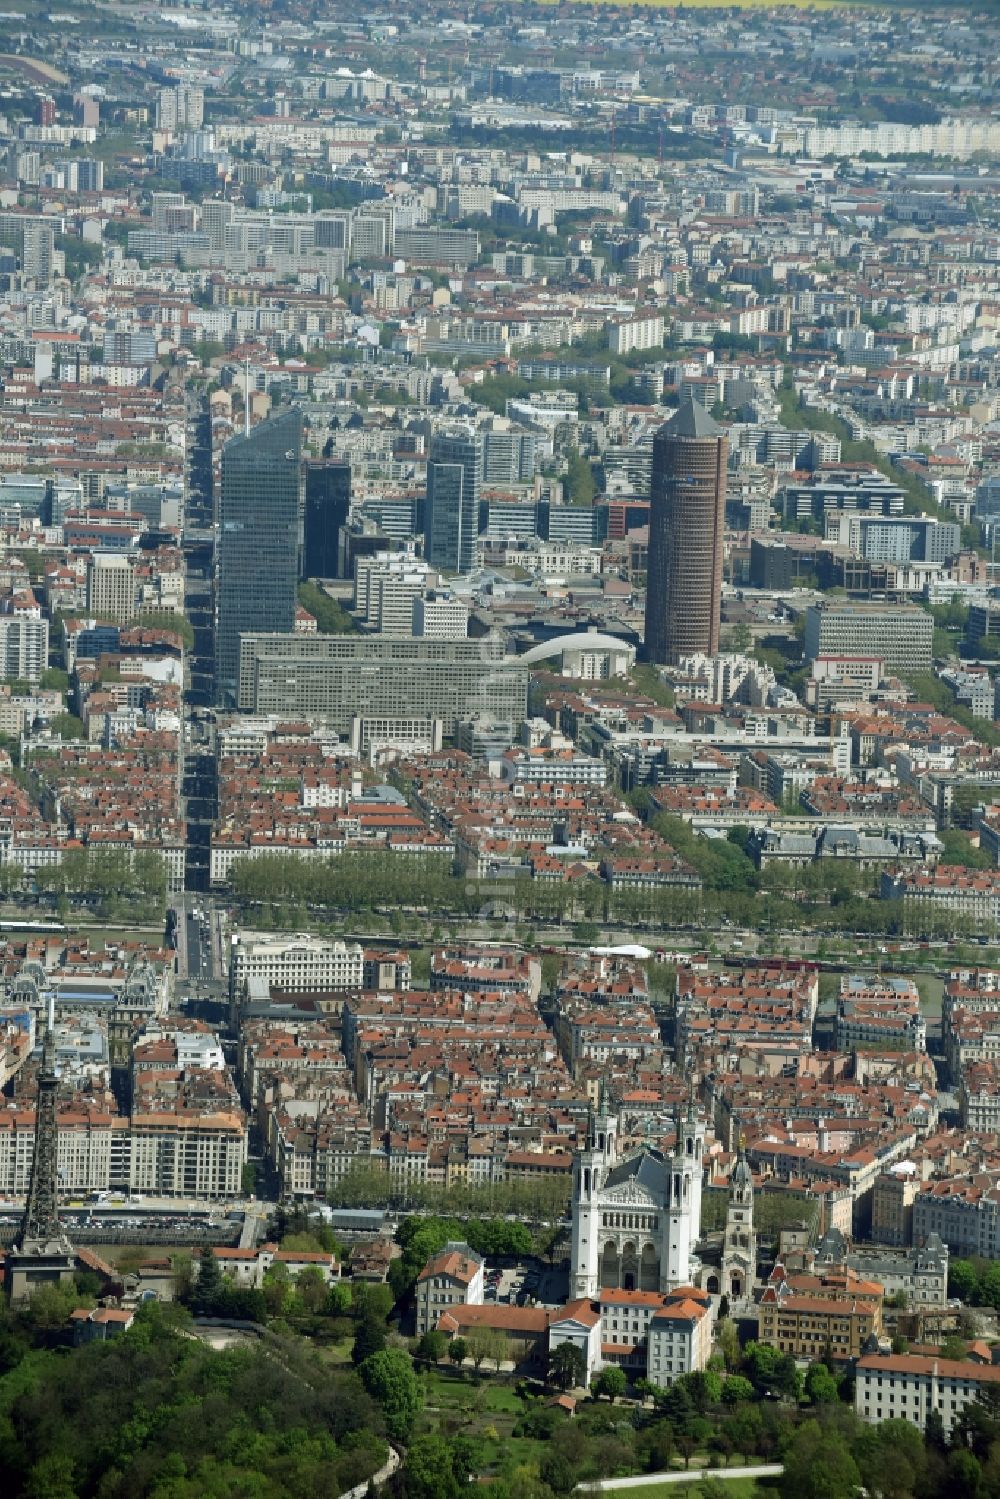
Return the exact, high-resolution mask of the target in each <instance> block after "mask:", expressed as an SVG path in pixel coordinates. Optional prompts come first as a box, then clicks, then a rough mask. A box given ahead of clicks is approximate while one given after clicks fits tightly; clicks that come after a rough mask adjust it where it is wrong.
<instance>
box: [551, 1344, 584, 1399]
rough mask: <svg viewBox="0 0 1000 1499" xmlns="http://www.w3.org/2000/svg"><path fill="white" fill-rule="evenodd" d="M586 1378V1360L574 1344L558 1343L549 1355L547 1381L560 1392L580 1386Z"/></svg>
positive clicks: (581, 1350)
mask: <svg viewBox="0 0 1000 1499" xmlns="http://www.w3.org/2000/svg"><path fill="white" fill-rule="evenodd" d="M586 1378H587V1359H586V1356H585V1354H584V1352H583V1349H582V1348H578V1347H577V1345H576V1344H575V1343H558V1344H557V1345H556V1347H555V1348H553V1350H552V1352H551V1353H550V1354H549V1379H550V1380H551V1381H552V1383H553V1384H554V1385H556V1386H558V1388H559V1389H560V1390H568V1389H570V1388H571V1387H572V1386H573V1385H582V1384H583V1383H584V1382H585V1381H586Z"/></svg>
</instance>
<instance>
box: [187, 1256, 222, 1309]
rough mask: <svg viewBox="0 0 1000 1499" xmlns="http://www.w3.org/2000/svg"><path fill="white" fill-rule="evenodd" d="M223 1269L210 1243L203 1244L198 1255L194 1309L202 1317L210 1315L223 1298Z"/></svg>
mask: <svg viewBox="0 0 1000 1499" xmlns="http://www.w3.org/2000/svg"><path fill="white" fill-rule="evenodd" d="M224 1289H225V1287H224V1283H223V1279H222V1270H221V1268H220V1266H219V1261H218V1260H217V1259H216V1257H215V1252H214V1250H213V1249H212V1246H211V1245H210V1244H204V1245H202V1249H201V1253H200V1255H199V1256H198V1279H197V1282H196V1283H195V1287H194V1301H193V1308H194V1311H195V1312H196V1313H197V1314H198V1315H199V1316H201V1317H210V1316H211V1315H212V1314H213V1312H215V1311H216V1310H217V1309H218V1307H219V1305H220V1303H221V1300H222V1294H223V1291H224Z"/></svg>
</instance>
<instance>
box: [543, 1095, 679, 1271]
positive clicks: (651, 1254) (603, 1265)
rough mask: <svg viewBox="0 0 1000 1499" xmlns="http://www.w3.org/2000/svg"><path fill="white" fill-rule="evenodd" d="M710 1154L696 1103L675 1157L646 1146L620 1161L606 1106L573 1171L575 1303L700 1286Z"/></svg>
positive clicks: (594, 1118)
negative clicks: (699, 1249) (607, 1293)
mask: <svg viewBox="0 0 1000 1499" xmlns="http://www.w3.org/2000/svg"><path fill="white" fill-rule="evenodd" d="M704 1147H705V1126H704V1124H703V1123H702V1121H701V1120H700V1119H698V1117H697V1116H696V1113H695V1109H694V1104H693V1101H692V1102H691V1103H689V1105H688V1109H687V1112H686V1114H684V1115H683V1116H680V1117H678V1120H677V1143H676V1146H675V1148H674V1154H673V1156H667V1155H665V1154H664V1153H663V1152H662V1151H659V1150H654V1149H652V1148H650V1147H648V1146H645V1147H643V1148H642V1149H640V1150H639V1151H638V1152H637V1153H636V1154H634V1155H632V1156H630V1157H628V1158H626V1159H623V1160H620V1159H619V1157H618V1120H617V1118H616V1116H615V1115H614V1114H612V1113H611V1112H610V1110H609V1109H608V1108H607V1107H606V1105H605V1104H604V1103H603V1102H602V1103H601V1105H600V1106H599V1108H598V1110H597V1112H596V1113H595V1114H594V1115H593V1116H592V1118H591V1121H590V1125H589V1128H588V1133H587V1141H586V1145H585V1147H584V1148H583V1150H581V1151H580V1152H579V1153H578V1155H577V1158H576V1161H575V1162H574V1166H573V1249H572V1268H571V1271H570V1294H571V1296H573V1297H574V1298H580V1297H587V1298H590V1299H594V1300H596V1299H598V1298H599V1296H600V1292H601V1290H602V1289H612V1288H615V1289H619V1290H623V1291H659V1292H661V1293H663V1292H667V1291H672V1290H674V1289H675V1288H676V1287H677V1286H690V1285H693V1284H696V1283H697V1280H698V1277H699V1273H700V1266H699V1264H698V1260H697V1258H696V1256H695V1246H696V1245H697V1242H698V1236H699V1233H700V1230H701V1182H702V1172H703V1157H704Z"/></svg>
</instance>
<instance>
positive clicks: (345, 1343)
mask: <svg viewBox="0 0 1000 1499" xmlns="http://www.w3.org/2000/svg"><path fill="white" fill-rule="evenodd" d="M314 1346H316V1347H317V1349H318V1352H319V1353H320V1354H321V1356H322V1357H323V1358H325V1359H327V1360H328V1361H329V1362H330V1363H331V1364H349V1363H350V1362H351V1353H352V1351H353V1348H354V1334H353V1333H352V1334H351V1335H350V1336H349V1337H346V1338H339V1339H337V1340H336V1341H335V1342H332V1343H321V1344H318V1345H314Z"/></svg>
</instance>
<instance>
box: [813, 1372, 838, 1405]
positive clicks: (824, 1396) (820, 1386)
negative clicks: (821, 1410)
mask: <svg viewBox="0 0 1000 1499" xmlns="http://www.w3.org/2000/svg"><path fill="white" fill-rule="evenodd" d="M805 1393H806V1395H807V1396H808V1398H809V1400H810V1401H811V1403H812V1404H813V1405H832V1404H834V1402H835V1401H836V1400H837V1399H838V1398H839V1394H840V1386H839V1384H838V1382H837V1380H836V1379H835V1378H834V1376H833V1375H832V1374H831V1373H830V1370H829V1369H828V1368H827V1366H826V1364H810V1365H809V1368H808V1369H807V1370H806V1377H805Z"/></svg>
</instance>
